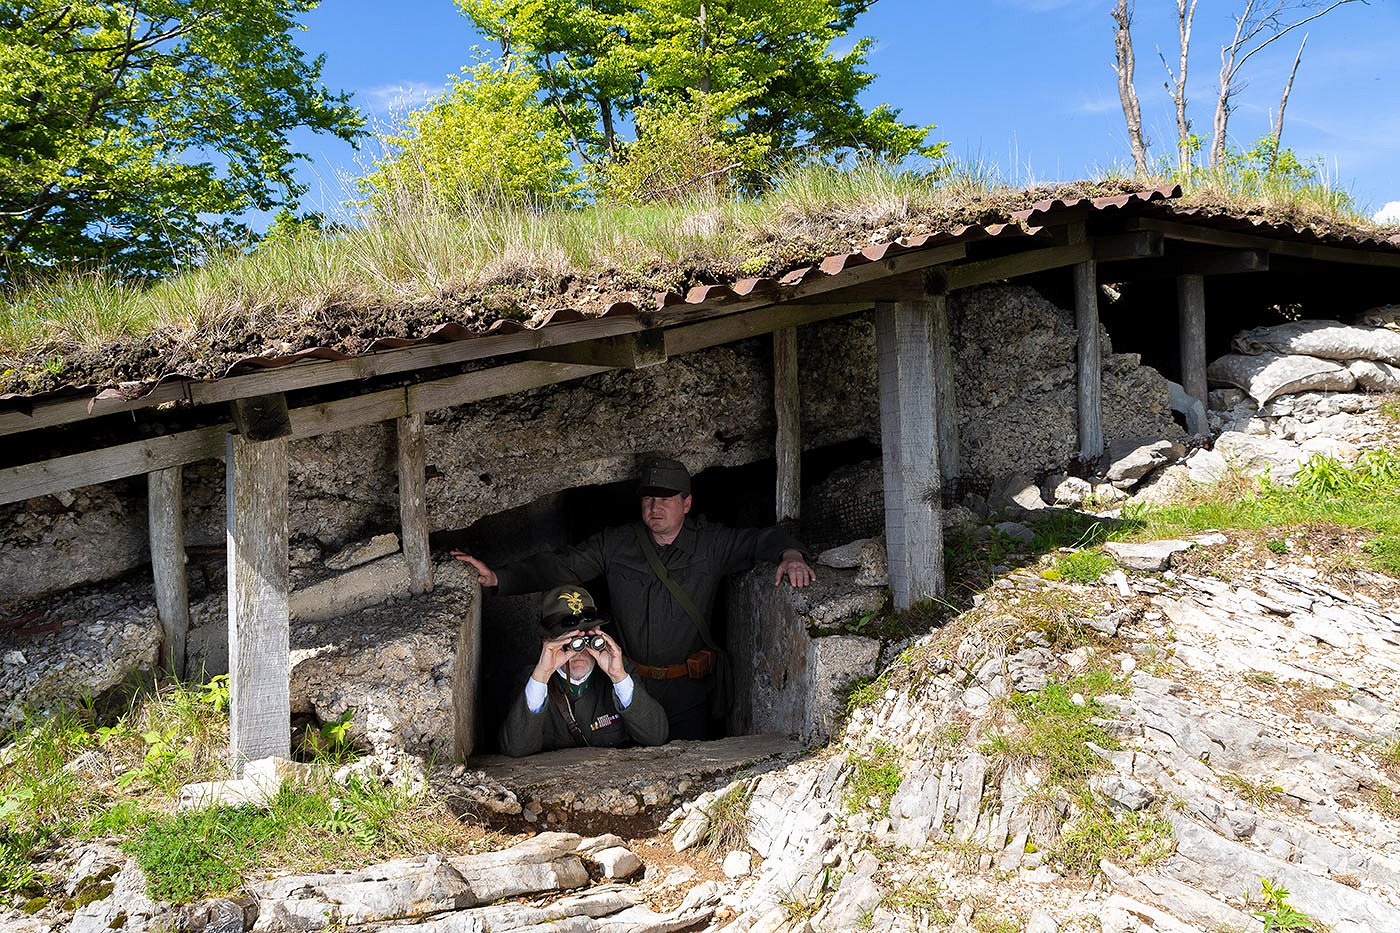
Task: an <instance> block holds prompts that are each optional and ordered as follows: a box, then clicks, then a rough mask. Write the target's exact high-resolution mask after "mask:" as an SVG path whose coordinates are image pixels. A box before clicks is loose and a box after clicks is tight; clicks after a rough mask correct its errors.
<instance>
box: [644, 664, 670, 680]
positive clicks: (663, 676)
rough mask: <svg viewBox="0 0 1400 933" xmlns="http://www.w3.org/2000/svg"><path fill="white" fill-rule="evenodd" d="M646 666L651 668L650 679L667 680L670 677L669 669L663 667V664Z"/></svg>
mask: <svg viewBox="0 0 1400 933" xmlns="http://www.w3.org/2000/svg"><path fill="white" fill-rule="evenodd" d="M648 667H649V668H650V670H651V679H652V680H669V679H670V677H671V671H670V669H669V668H667V667H665V666H664V665H658V664H651V665H648Z"/></svg>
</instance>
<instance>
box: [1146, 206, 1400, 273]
mask: <svg viewBox="0 0 1400 933" xmlns="http://www.w3.org/2000/svg"><path fill="white" fill-rule="evenodd" d="M1127 226H1128V227H1129V228H1130V229H1136V230H1156V231H1159V232H1161V233H1162V234H1164V235H1165V236H1166V237H1167V239H1169V240H1180V241H1182V242H1184V243H1204V244H1205V245H1207V246H1224V247H1229V248H1234V249H1262V250H1267V251H1268V252H1270V253H1273V254H1274V255H1276V256H1292V257H1295V258H1298V259H1314V260H1317V261H1319V262H1341V263H1350V264H1353V265H1361V266H1380V267H1383V268H1388V269H1400V252H1396V251H1391V250H1378V249H1366V248H1357V249H1347V248H1345V247H1341V246H1326V245H1323V244H1320V243H1300V242H1298V241H1296V240H1281V239H1274V238H1273V237H1270V236H1267V235H1264V236H1261V235H1259V234H1251V233H1236V232H1234V231H1231V230H1217V229H1215V228H1214V227H1198V226H1195V225H1193V224H1187V223H1182V222H1180V221H1174V220H1161V219H1158V218H1156V217H1131V218H1129V219H1128V220H1127Z"/></svg>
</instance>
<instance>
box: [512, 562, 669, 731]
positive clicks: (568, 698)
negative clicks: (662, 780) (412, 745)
mask: <svg viewBox="0 0 1400 933" xmlns="http://www.w3.org/2000/svg"><path fill="white" fill-rule="evenodd" d="M604 625H607V620H606V619H604V618H602V617H601V616H599V615H598V608H597V606H596V605H595V604H594V602H593V597H592V596H591V595H590V594H589V592H588V591H587V590H585V589H583V588H582V587H579V586H560V587H555V588H554V589H552V590H550V591H549V592H547V593H545V594H544V599H543V601H542V603H541V604H540V634H541V636H542V641H541V644H540V658H539V660H538V661H537V662H536V663H535V668H534V670H532V671H531V672H530V678H529V680H527V681H525V689H524V690H522V691H521V692H520V695H519V696H517V697H516V699H515V703H514V704H512V706H511V709H510V713H509V714H508V715H507V716H506V721H505V722H504V723H502V724H501V751H503V752H504V753H505V754H507V755H511V756H514V757H517V758H518V757H520V756H522V755H533V754H534V753H535V752H540V751H550V750H552V749H556V748H572V747H574V746H580V745H591V746H598V747H613V746H617V745H621V744H623V743H624V742H625V741H627V740H629V739H630V740H631V741H633V742H635V743H637V744H638V745H661V744H663V743H664V742H665V741H666V738H667V732H668V730H667V724H666V713H665V711H664V710H663V709H662V708H661V707H660V705H658V704H657V702H656V700H654V699H652V697H651V694H649V693H647V691H646V688H644V687H639V686H638V685H637V683H636V681H634V680H633V679H632V675H631V671H629V669H628V667H629V665H628V664H627V663H626V662H625V661H624V660H623V657H622V650H621V649H620V648H618V646H617V642H615V641H613V640H612V639H611V638H609V637H608V636H607V635H605V634H603V632H602V627H603V626H604Z"/></svg>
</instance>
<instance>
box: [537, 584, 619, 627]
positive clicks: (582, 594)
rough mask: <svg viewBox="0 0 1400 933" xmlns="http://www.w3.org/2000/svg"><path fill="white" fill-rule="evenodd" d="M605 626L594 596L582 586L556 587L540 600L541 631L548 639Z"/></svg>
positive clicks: (605, 622)
mask: <svg viewBox="0 0 1400 933" xmlns="http://www.w3.org/2000/svg"><path fill="white" fill-rule="evenodd" d="M605 624H607V621H606V620H605V619H603V618H602V617H601V616H600V615H598V605H597V604H596V603H595V602H594V601H593V596H592V594H590V593H589V592H588V591H587V590H585V589H584V588H583V587H581V586H556V587H555V588H554V589H552V590H550V591H549V592H547V593H545V594H544V597H543V598H542V599H541V600H540V631H541V632H543V633H544V635H545V637H547V638H554V637H556V636H558V635H563V634H564V633H565V632H573V631H577V630H579V629H585V628H597V627H598V626H600V625H605Z"/></svg>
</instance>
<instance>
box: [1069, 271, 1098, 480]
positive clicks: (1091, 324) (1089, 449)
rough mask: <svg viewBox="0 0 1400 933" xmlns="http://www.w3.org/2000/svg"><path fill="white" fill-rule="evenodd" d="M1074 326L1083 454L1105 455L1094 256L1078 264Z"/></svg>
mask: <svg viewBox="0 0 1400 933" xmlns="http://www.w3.org/2000/svg"><path fill="white" fill-rule="evenodd" d="M1074 326H1075V328H1076V329H1077V330H1078V331H1079V358H1078V366H1077V369H1078V372H1079V458H1080V459H1081V460H1083V461H1085V462H1086V463H1090V462H1093V461H1095V460H1097V459H1099V457H1101V456H1103V358H1102V351H1101V350H1100V348H1099V284H1098V274H1097V270H1096V268H1095V265H1094V260H1092V259H1090V260H1089V261H1087V262H1081V263H1080V264H1079V265H1077V266H1075V267H1074Z"/></svg>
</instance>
